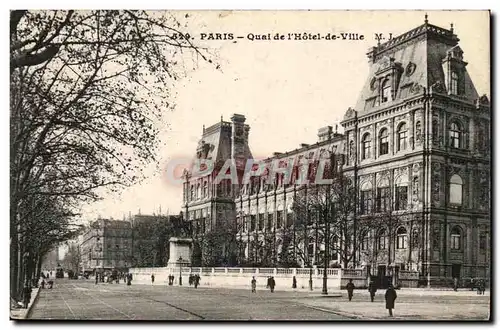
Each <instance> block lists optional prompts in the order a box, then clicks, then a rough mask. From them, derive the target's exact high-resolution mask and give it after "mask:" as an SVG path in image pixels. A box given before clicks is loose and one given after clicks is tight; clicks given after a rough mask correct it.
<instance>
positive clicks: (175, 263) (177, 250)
mask: <svg viewBox="0 0 500 330" xmlns="http://www.w3.org/2000/svg"><path fill="white" fill-rule="evenodd" d="M169 242H170V253H169V258H168V265H167V267H168V268H178V267H189V266H190V265H191V255H192V253H193V251H192V250H193V240H192V239H191V238H179V237H172V238H171V239H170V241H169Z"/></svg>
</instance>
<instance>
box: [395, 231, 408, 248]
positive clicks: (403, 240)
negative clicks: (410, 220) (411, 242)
mask: <svg viewBox="0 0 500 330" xmlns="http://www.w3.org/2000/svg"><path fill="white" fill-rule="evenodd" d="M407 242H408V236H406V234H404V235H398V237H397V242H396V248H397V249H406V245H407Z"/></svg>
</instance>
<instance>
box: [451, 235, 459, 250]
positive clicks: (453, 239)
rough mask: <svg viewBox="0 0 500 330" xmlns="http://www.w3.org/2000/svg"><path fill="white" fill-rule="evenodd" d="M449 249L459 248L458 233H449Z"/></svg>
mask: <svg viewBox="0 0 500 330" xmlns="http://www.w3.org/2000/svg"><path fill="white" fill-rule="evenodd" d="M451 249H452V250H460V235H454V234H452V235H451Z"/></svg>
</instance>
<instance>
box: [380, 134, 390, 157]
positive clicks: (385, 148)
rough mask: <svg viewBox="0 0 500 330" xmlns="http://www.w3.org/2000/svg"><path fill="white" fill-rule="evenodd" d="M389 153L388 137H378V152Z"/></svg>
mask: <svg viewBox="0 0 500 330" xmlns="http://www.w3.org/2000/svg"><path fill="white" fill-rule="evenodd" d="M388 153H389V137H388V136H384V137H382V138H380V154H381V155H387V154H388Z"/></svg>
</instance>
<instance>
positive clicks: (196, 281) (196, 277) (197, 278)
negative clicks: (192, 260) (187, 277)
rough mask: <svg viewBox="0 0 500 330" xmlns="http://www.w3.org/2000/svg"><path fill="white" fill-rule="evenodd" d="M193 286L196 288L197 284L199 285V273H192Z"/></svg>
mask: <svg viewBox="0 0 500 330" xmlns="http://www.w3.org/2000/svg"><path fill="white" fill-rule="evenodd" d="M193 281H194V288H195V289H197V288H198V285H200V275H198V274H196V275H194V279H193Z"/></svg>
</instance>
